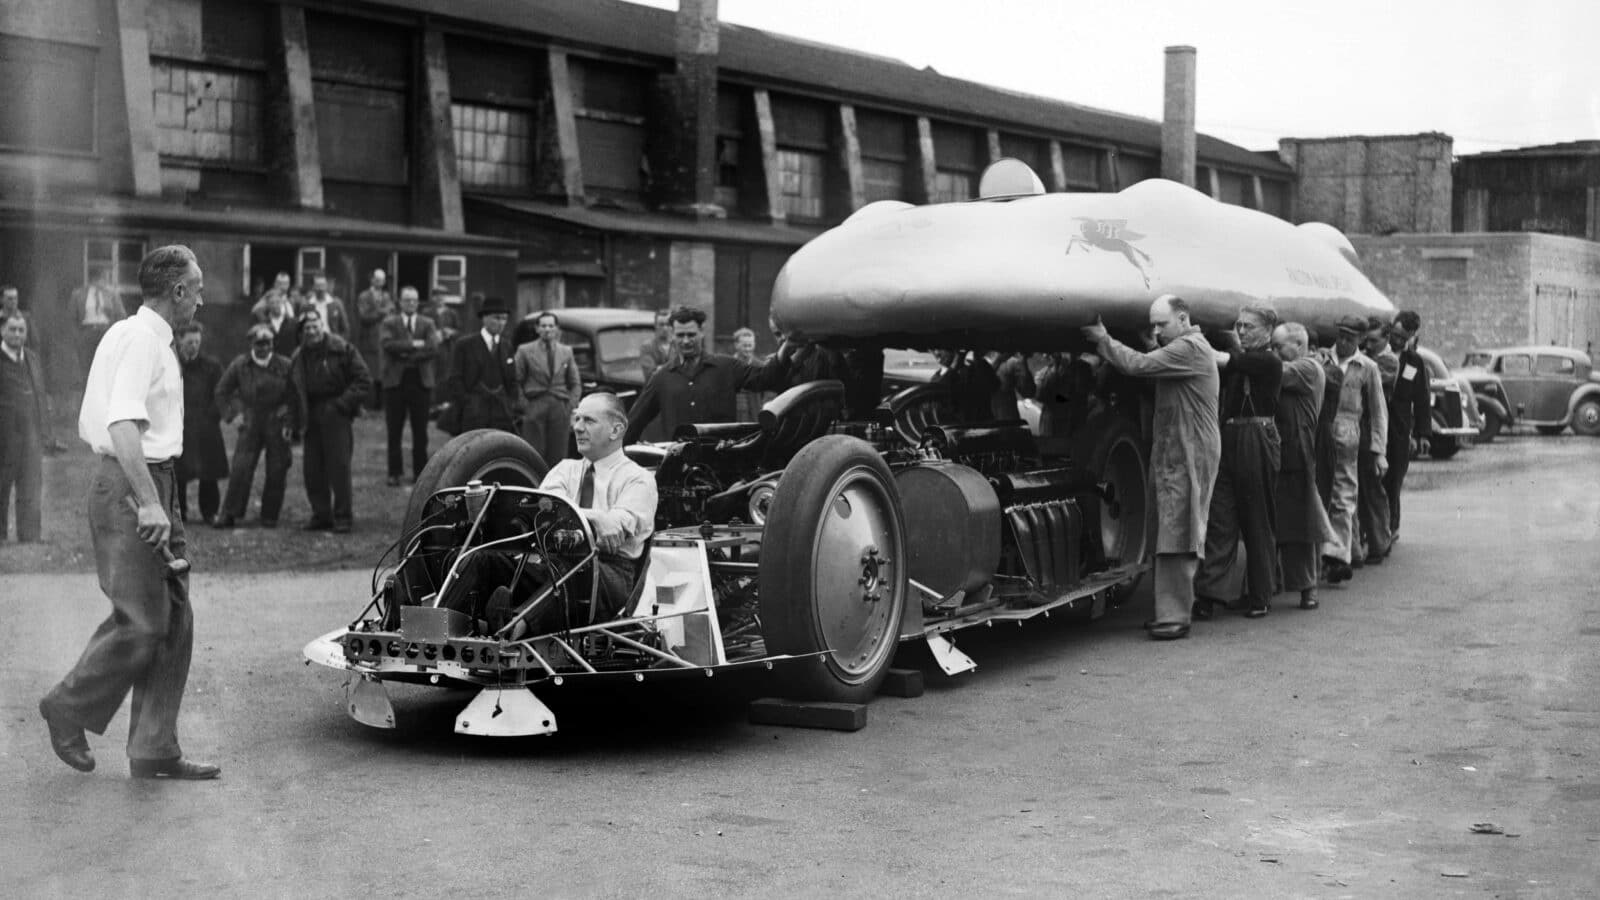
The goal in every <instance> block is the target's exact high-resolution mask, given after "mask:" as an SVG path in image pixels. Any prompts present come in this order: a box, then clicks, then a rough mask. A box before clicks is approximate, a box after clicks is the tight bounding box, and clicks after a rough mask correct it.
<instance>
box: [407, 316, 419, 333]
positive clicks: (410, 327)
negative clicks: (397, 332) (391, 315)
mask: <svg viewBox="0 0 1600 900" xmlns="http://www.w3.org/2000/svg"><path fill="white" fill-rule="evenodd" d="M406 334H408V335H410V336H412V337H416V336H417V320H416V319H414V318H412V317H411V316H406Z"/></svg>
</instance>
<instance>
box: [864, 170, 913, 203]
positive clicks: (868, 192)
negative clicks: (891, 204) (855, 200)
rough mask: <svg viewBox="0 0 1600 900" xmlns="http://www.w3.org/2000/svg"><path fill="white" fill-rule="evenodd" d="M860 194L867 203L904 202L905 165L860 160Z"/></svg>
mask: <svg viewBox="0 0 1600 900" xmlns="http://www.w3.org/2000/svg"><path fill="white" fill-rule="evenodd" d="M861 181H862V188H863V191H862V193H863V194H865V196H866V201H867V202H868V203H871V202H873V201H874V200H904V199H905V198H906V197H905V192H906V166H905V163H901V162H894V161H891V160H887V159H863V160H861Z"/></svg>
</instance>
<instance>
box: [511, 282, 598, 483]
mask: <svg viewBox="0 0 1600 900" xmlns="http://www.w3.org/2000/svg"><path fill="white" fill-rule="evenodd" d="M537 324H538V326H539V337H538V339H537V340H532V341H529V342H527V343H526V344H523V345H522V346H520V347H518V348H517V355H516V369H517V385H518V388H519V390H520V391H521V393H522V399H523V402H524V403H525V404H526V407H525V408H524V409H523V411H522V439H523V440H525V441H527V442H528V443H529V444H530V445H532V446H533V449H535V450H537V451H538V452H539V458H540V459H543V460H544V461H545V464H547V465H554V464H555V462H556V460H558V459H563V458H565V457H566V455H567V438H568V437H569V436H570V435H571V434H572V424H571V418H572V408H573V407H574V406H576V405H577V403H578V399H579V398H580V397H582V396H583V379H582V378H580V377H579V375H578V363H577V361H576V360H575V359H573V356H572V348H571V347H568V346H567V345H566V344H563V343H561V323H560V321H559V320H558V319H557V318H556V314H555V313H553V312H548V311H546V312H542V313H540V314H539V318H538V319H537Z"/></svg>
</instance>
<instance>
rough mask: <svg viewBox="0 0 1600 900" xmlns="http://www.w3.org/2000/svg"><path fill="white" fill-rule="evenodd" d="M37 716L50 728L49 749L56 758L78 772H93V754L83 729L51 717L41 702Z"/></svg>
mask: <svg viewBox="0 0 1600 900" xmlns="http://www.w3.org/2000/svg"><path fill="white" fill-rule="evenodd" d="M39 715H41V716H43V717H44V724H45V725H46V726H48V727H49V728H50V749H51V750H54V751H55V752H56V757H57V758H59V759H60V760H61V761H62V762H64V763H66V764H67V765H69V766H71V767H73V768H74V769H77V770H78V771H79V772H93V771H94V754H93V753H92V752H90V750H89V739H88V738H86V737H84V736H83V727H82V726H80V725H76V724H74V723H72V722H68V721H67V720H65V719H63V718H61V717H59V716H56V715H52V714H51V712H50V707H49V705H48V704H46V703H45V702H44V701H43V700H40V701H39Z"/></svg>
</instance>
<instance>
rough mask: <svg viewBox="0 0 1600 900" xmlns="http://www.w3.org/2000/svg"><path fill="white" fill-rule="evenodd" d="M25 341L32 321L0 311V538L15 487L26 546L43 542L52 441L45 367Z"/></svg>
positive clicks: (0, 538) (19, 533)
mask: <svg viewBox="0 0 1600 900" xmlns="http://www.w3.org/2000/svg"><path fill="white" fill-rule="evenodd" d="M27 344H28V320H27V319H25V318H23V317H22V313H20V312H17V311H15V310H13V311H10V312H0V541H3V540H5V537H6V521H7V518H8V517H9V515H10V512H11V497H12V496H13V494H12V492H13V491H15V496H16V498H17V540H18V541H21V542H22V543H24V544H26V543H31V542H33V541H37V540H39V528H40V522H41V520H42V516H41V511H42V506H41V499H42V497H43V493H44V448H45V446H46V445H47V444H50V443H53V442H52V441H50V440H49V430H50V395H49V394H48V393H46V391H45V382H44V368H43V367H42V366H41V365H40V364H39V354H38V353H37V352H36V351H35V350H34V349H33V348H31V347H29V346H27Z"/></svg>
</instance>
